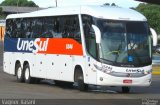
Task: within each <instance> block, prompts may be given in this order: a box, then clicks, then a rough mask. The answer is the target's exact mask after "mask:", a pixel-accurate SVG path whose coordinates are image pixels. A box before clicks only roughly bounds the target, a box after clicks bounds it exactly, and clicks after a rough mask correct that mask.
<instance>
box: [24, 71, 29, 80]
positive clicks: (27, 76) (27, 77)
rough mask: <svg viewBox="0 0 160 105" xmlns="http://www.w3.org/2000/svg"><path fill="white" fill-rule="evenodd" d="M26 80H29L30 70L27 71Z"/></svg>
mask: <svg viewBox="0 0 160 105" xmlns="http://www.w3.org/2000/svg"><path fill="white" fill-rule="evenodd" d="M25 78H26V80H28V79H29V69H28V68H27V69H26V71H25Z"/></svg>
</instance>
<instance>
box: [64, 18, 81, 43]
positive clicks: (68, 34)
mask: <svg viewBox="0 0 160 105" xmlns="http://www.w3.org/2000/svg"><path fill="white" fill-rule="evenodd" d="M62 18H63V19H62V20H63V26H62V27H63V28H62V29H63V31H62V36H63V38H72V39H74V40H76V41H77V42H79V43H81V34H80V27H79V19H78V15H72V16H64V17H62Z"/></svg>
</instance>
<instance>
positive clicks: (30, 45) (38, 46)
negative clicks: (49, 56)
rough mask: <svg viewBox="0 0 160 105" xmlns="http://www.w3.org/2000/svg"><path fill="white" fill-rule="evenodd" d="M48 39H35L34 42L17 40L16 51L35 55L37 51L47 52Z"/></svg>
mask: <svg viewBox="0 0 160 105" xmlns="http://www.w3.org/2000/svg"><path fill="white" fill-rule="evenodd" d="M48 41H49V38H46V40H43V41H42V40H41V39H40V38H37V39H35V40H30V41H29V40H25V39H21V38H18V42H17V50H18V51H29V52H33V53H37V52H38V51H47V47H48Z"/></svg>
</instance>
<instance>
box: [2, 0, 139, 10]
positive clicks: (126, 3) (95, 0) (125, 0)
mask: <svg viewBox="0 0 160 105" xmlns="http://www.w3.org/2000/svg"><path fill="white" fill-rule="evenodd" d="M2 1H4V0H0V3H1V2H2ZM30 1H34V2H35V3H36V4H37V5H38V6H39V7H54V6H55V5H56V3H55V1H56V0H30ZM57 2H58V6H59V7H62V6H70V5H74V6H75V5H102V4H104V3H115V4H116V5H118V6H120V7H124V8H129V7H136V6H138V4H139V3H140V2H138V1H134V0H57Z"/></svg>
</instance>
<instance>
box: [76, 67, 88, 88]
mask: <svg viewBox="0 0 160 105" xmlns="http://www.w3.org/2000/svg"><path fill="white" fill-rule="evenodd" d="M75 82H76V84H77V85H78V89H79V90H80V91H87V90H88V85H87V84H85V83H84V77H83V72H82V70H81V69H80V68H78V69H77V70H76V73H75Z"/></svg>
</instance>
